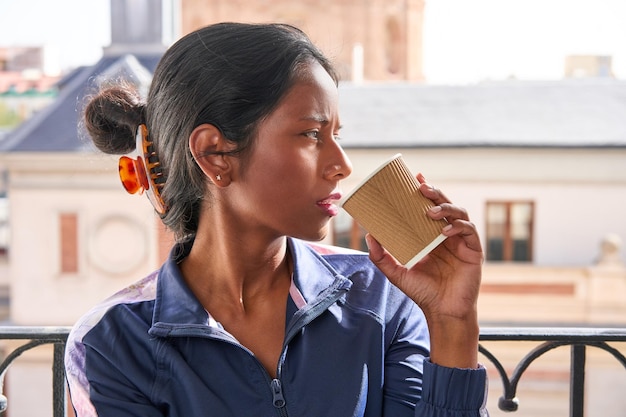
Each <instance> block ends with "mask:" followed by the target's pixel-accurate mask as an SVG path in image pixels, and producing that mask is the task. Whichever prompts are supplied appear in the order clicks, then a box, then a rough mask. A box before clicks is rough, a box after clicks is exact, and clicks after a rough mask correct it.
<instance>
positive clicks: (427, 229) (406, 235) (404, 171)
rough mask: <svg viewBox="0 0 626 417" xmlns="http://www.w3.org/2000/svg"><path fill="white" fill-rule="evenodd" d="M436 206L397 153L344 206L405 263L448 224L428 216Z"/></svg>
mask: <svg viewBox="0 0 626 417" xmlns="http://www.w3.org/2000/svg"><path fill="white" fill-rule="evenodd" d="M433 205H434V204H433V202H432V201H430V200H429V199H427V198H426V197H424V196H423V195H422V193H421V192H420V191H419V183H418V182H417V179H415V177H414V176H413V174H412V173H411V171H410V170H409V168H408V167H407V165H406V163H405V162H404V160H403V159H402V156H401V155H398V156H397V157H396V158H394V159H392V160H391V161H390V162H389V163H387V164H386V165H384V166H383V167H382V168H380V169H379V171H378V172H376V173H374V174H373V175H372V176H371V177H370V178H369V179H368V180H366V181H365V182H364V183H363V184H361V185H360V186H359V187H358V188H357V189H356V190H354V191H353V192H352V194H351V195H350V196H348V198H347V200H346V201H345V202H344V203H343V208H344V209H345V210H346V211H347V212H348V213H349V214H350V215H351V216H352V217H353V218H354V219H355V220H356V221H357V222H358V223H360V224H361V226H363V227H364V228H365V229H366V230H367V231H368V232H369V233H371V235H372V236H374V238H376V240H378V242H380V243H381V244H382V245H383V247H385V248H386V249H387V250H388V251H389V252H390V253H391V254H392V255H393V256H394V257H395V258H396V259H397V260H398V261H399V262H401V263H402V264H405V265H406V264H407V263H408V262H409V261H410V260H411V259H413V258H414V257H415V256H416V255H417V254H418V253H420V252H421V251H422V249H424V248H425V247H426V246H428V245H429V244H430V243H431V242H432V241H433V240H435V239H436V238H437V237H438V236H439V235H440V233H441V229H442V228H443V227H444V226H445V225H446V224H447V223H446V221H445V220H432V219H431V218H430V217H428V216H427V215H426V211H427V210H428V209H429V208H430V207H432V206H433Z"/></svg>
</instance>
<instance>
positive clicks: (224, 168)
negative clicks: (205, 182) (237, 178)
mask: <svg viewBox="0 0 626 417" xmlns="http://www.w3.org/2000/svg"><path fill="white" fill-rule="evenodd" d="M234 148H235V145H233V144H232V143H231V142H229V141H228V140H227V139H226V138H225V137H224V135H223V134H222V132H221V131H220V130H219V129H218V128H217V127H215V126H214V125H212V124H208V123H205V124H202V125H199V126H197V127H196V128H195V129H194V130H193V132H191V135H190V136H189V149H190V151H191V154H192V155H193V158H194V160H195V161H196V164H198V166H199V167H200V169H201V170H202V172H204V174H205V175H206V176H207V177H209V178H210V179H211V181H213V183H214V184H216V185H217V186H225V185H228V183H229V182H230V173H231V169H232V166H231V163H230V157H229V156H228V155H220V154H217V155H216V154H215V152H227V151H232V150H233V149H234Z"/></svg>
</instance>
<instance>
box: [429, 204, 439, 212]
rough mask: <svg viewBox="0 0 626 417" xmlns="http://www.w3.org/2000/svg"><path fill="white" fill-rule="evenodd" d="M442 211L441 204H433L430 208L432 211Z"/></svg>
mask: <svg viewBox="0 0 626 417" xmlns="http://www.w3.org/2000/svg"><path fill="white" fill-rule="evenodd" d="M440 211H441V206H433V207H431V208H430V212H431V213H439V212H440Z"/></svg>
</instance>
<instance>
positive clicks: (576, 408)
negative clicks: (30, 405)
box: [0, 326, 626, 417]
mask: <svg viewBox="0 0 626 417" xmlns="http://www.w3.org/2000/svg"><path fill="white" fill-rule="evenodd" d="M69 331H70V328H69V327H18V326H5V327H2V326H0V339H5V340H25V341H27V342H26V343H24V344H23V345H21V346H20V347H18V348H16V349H15V350H13V351H12V352H9V353H8V354H7V355H6V357H5V358H4V360H3V361H2V363H0V413H1V412H3V411H4V410H6V408H7V406H8V405H9V404H8V403H7V398H6V397H5V396H4V395H2V386H3V382H4V376H5V373H6V371H7V369H8V368H9V366H10V365H11V363H12V362H13V361H14V360H16V359H17V358H18V357H19V356H20V355H21V354H22V353H24V352H25V351H27V350H30V349H32V348H34V347H37V346H41V345H45V344H53V345H54V352H53V361H52V362H53V363H52V390H53V417H65V416H66V415H67V410H66V407H67V400H66V395H65V393H66V389H65V375H64V366H63V356H64V351H65V343H66V340H67V336H68V334H69ZM480 340H481V342H486V341H489V342H491V341H496V342H497V341H535V342H540V343H539V344H538V345H537V346H536V347H535V348H534V349H532V350H531V351H530V352H529V353H528V354H527V355H526V356H524V358H523V359H522V360H521V361H520V362H519V363H518V364H517V367H516V368H515V370H514V371H513V372H512V374H511V375H509V374H507V372H506V370H505V367H504V366H503V365H502V363H501V362H500V361H499V360H498V358H497V357H495V356H494V355H493V354H492V353H491V352H490V351H489V350H487V349H486V348H485V347H484V346H483V345H482V344H481V345H480V346H479V351H480V353H481V354H482V355H483V356H484V357H485V358H487V360H488V361H489V362H491V364H492V365H493V366H494V367H495V368H496V370H497V372H498V374H499V375H500V378H501V380H502V385H503V395H502V397H500V400H499V402H498V406H499V407H500V409H502V410H505V411H516V410H517V407H518V403H517V398H516V391H517V386H518V383H519V382H520V379H521V377H522V375H523V374H524V372H525V371H526V370H527V369H528V367H529V366H530V365H531V364H532V362H533V361H535V359H537V358H539V357H540V356H542V355H543V354H544V353H546V352H548V351H550V350H552V349H556V348H559V347H563V346H568V347H570V351H571V352H570V404H569V409H570V414H569V415H570V416H571V417H583V415H584V395H583V393H584V389H585V363H586V349H587V347H593V348H599V349H602V350H604V351H606V352H608V353H609V354H611V355H612V356H613V357H614V358H615V359H616V360H617V361H618V362H619V363H620V364H621V365H622V366H623V367H624V368H625V371H626V357H625V356H624V354H623V353H621V352H620V351H619V350H618V349H616V348H615V347H612V346H611V345H610V344H609V343H612V342H626V328H623V329H614V328H587V327H581V328H576V327H550V328H539V327H486V328H482V329H481V332H480ZM486 366H489V365H488V364H486ZM495 383H497V381H491V382H490V384H495Z"/></svg>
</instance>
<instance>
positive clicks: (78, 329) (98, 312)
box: [67, 271, 158, 352]
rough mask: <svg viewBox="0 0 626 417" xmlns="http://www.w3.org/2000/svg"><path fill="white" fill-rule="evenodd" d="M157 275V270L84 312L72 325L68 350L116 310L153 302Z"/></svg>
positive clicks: (80, 342)
mask: <svg viewBox="0 0 626 417" xmlns="http://www.w3.org/2000/svg"><path fill="white" fill-rule="evenodd" d="M157 277H158V271H155V272H153V273H151V274H150V275H148V276H147V277H145V278H143V279H142V280H140V281H138V282H136V283H134V284H133V285H130V286H128V287H126V288H124V289H122V290H121V291H119V292H117V293H115V294H114V295H112V296H111V297H109V298H107V299H105V300H104V301H103V302H101V303H100V304H98V305H96V306H95V307H93V308H92V309H91V310H89V311H88V312H87V313H86V314H84V315H83V316H82V317H81V318H80V319H79V320H78V321H77V322H76V324H74V326H73V327H72V331H71V332H70V335H69V337H68V343H67V346H68V348H67V350H68V352H70V351H71V349H72V346H76V345H77V344H82V343H83V342H84V339H85V338H86V337H87V335H88V334H90V332H92V331H93V330H94V329H96V328H98V326H99V325H100V324H102V323H103V322H108V321H110V316H111V315H116V314H117V311H118V310H120V309H127V308H128V307H132V306H134V307H138V306H141V305H142V304H144V303H146V302H153V301H154V299H155V295H156V285H157Z"/></svg>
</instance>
